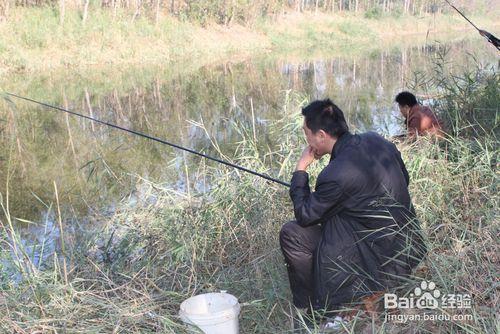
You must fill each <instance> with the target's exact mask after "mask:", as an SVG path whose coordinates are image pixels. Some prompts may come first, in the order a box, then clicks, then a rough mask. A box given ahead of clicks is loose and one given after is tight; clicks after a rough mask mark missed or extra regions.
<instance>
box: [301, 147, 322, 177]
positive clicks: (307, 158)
mask: <svg viewBox="0 0 500 334" xmlns="http://www.w3.org/2000/svg"><path fill="white" fill-rule="evenodd" d="M319 158H321V155H318V154H317V153H316V151H315V150H314V149H313V148H312V147H311V146H307V147H306V148H305V149H304V151H302V156H301V157H300V159H299V161H298V162H297V166H296V167H295V170H296V171H299V170H303V171H305V170H306V169H307V167H309V165H310V164H311V163H312V162H313V161H314V160H315V159H319Z"/></svg>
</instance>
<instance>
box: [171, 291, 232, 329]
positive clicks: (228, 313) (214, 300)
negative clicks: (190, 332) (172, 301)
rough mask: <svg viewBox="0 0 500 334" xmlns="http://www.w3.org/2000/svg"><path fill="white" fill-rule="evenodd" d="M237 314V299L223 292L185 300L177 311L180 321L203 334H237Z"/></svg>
mask: <svg viewBox="0 0 500 334" xmlns="http://www.w3.org/2000/svg"><path fill="white" fill-rule="evenodd" d="M239 314H240V304H239V303H238V299H237V298H236V297H235V296H233V295H230V294H228V293H225V292H224V291H222V292H220V293H205V294H201V295H197V296H194V297H191V298H189V299H186V300H185V301H183V302H182V304H181V309H180V311H179V315H180V317H181V319H182V321H184V322H185V323H186V324H188V325H189V326H190V327H191V328H193V327H195V328H199V329H200V330H201V331H202V332H203V333H205V334H238V333H239V324H238V315H239Z"/></svg>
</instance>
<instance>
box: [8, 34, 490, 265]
mask: <svg viewBox="0 0 500 334" xmlns="http://www.w3.org/2000/svg"><path fill="white" fill-rule="evenodd" d="M444 47H445V46H444V45H441V44H433V45H426V46H423V47H415V48H404V49H401V50H384V51H380V52H372V53H370V54H367V55H362V56H359V57H355V58H345V57H332V58H329V57H324V58H322V59H309V60H287V59H275V58H272V57H266V58H260V59H252V60H248V61H244V62H240V63H230V62H228V63H225V64H221V65H217V66H206V67H202V68H199V69H195V70H186V71H183V70H182V69H175V70H171V69H170V68H169V69H166V70H163V71H156V70H153V71H150V72H149V74H148V75H145V78H142V79H141V80H139V83H138V84H136V83H133V84H130V81H133V80H136V78H135V77H125V78H124V77H122V76H118V79H116V78H110V79H109V82H108V84H107V85H96V86H93V85H92V84H91V83H89V82H82V83H81V84H80V85H78V83H74V82H68V81H64V80H59V81H57V80H55V81H52V82H51V85H50V87H47V88H46V89H45V90H44V89H43V87H44V85H45V84H44V82H45V81H42V82H40V83H30V86H27V88H25V89H24V90H23V89H20V90H19V91H18V93H19V94H21V95H26V96H32V97H34V98H40V99H42V100H44V101H48V102H50V103H53V104H56V105H61V106H64V107H67V108H70V109H72V110H75V111H77V112H81V113H84V114H86V115H90V116H93V117H96V118H99V119H101V120H104V121H106V122H111V123H114V124H117V125H119V126H122V127H126V128H130V129H133V130H135V131H140V132H145V133H148V134H151V135H153V136H157V137H159V138H163V139H166V140H169V141H171V142H174V143H178V144H180V145H183V146H186V147H190V148H194V149H196V150H200V151H203V152H206V153H210V154H213V155H215V156H218V157H221V156H222V157H223V158H227V159H231V156H229V154H230V153H229V152H233V148H232V147H231V146H233V145H235V142H237V141H238V140H240V139H241V138H240V136H239V132H238V129H237V128H236V127H235V126H234V124H235V123H236V124H241V125H242V126H246V127H248V128H250V129H252V131H255V135H256V137H258V138H259V143H260V145H262V146H263V147H274V146H276V145H279V142H280V138H279V135H277V134H270V133H269V131H268V129H267V127H268V125H267V124H268V123H269V122H270V121H273V120H277V119H279V118H281V117H283V113H284V112H286V113H295V112H298V111H299V110H286V108H285V107H284V106H285V105H286V101H285V100H286V99H287V97H288V94H289V93H290V92H293V93H294V94H296V95H299V96H303V97H305V98H308V99H317V98H324V97H330V98H332V99H333V100H334V101H335V102H336V103H337V104H338V105H339V106H340V107H341V108H342V109H343V110H344V111H345V113H346V116H347V119H348V122H349V124H350V125H351V127H352V128H353V129H354V130H356V131H366V130H375V131H378V132H382V133H385V134H389V135H393V134H397V133H399V131H400V130H401V128H400V122H399V120H398V116H399V115H398V113H397V111H396V110H395V109H394V107H393V103H392V101H393V98H394V95H395V94H396V93H397V92H398V91H400V90H402V89H404V88H406V87H407V86H408V85H409V84H411V83H412V82H413V81H415V80H416V78H418V77H419V76H420V78H425V76H426V73H428V72H429V71H430V70H431V68H432V66H433V64H432V59H433V57H435V56H436V55H437V54H439V53H440V52H441V51H442V50H443V48H444ZM475 47H476V42H474V41H472V42H470V41H463V42H458V43H454V44H452V45H450V51H449V53H450V54H451V57H450V58H454V60H455V61H456V62H457V63H460V62H461V60H462V59H465V58H466V57H468V55H467V53H466V51H464V50H474V49H475ZM477 57H478V59H479V60H480V61H483V62H488V61H493V62H494V60H495V57H496V54H495V53H489V52H483V53H482V54H479V55H478V56H477ZM497 65H498V64H496V66H497ZM107 86H109V88H106V87H107ZM29 87H37V89H29ZM40 87H42V88H40ZM120 87H122V88H120ZM123 87H126V88H123ZM2 110H3V111H2V112H1V115H0V118H1V119H3V120H5V122H3V123H2V124H1V126H2V131H1V138H0V139H1V140H2V143H3V145H4V147H6V148H9V149H6V150H3V151H2V152H1V153H0V163H2V165H1V166H2V172H1V174H0V181H1V184H2V187H4V185H5V184H6V182H5V181H6V178H7V174H8V173H7V169H9V170H10V171H11V173H10V174H9V175H10V176H9V178H10V184H11V189H10V197H11V198H10V203H11V205H10V208H9V209H10V212H11V214H12V215H13V216H16V217H23V218H27V219H31V220H35V221H41V222H42V224H41V225H40V226H38V227H36V228H35V229H34V228H33V227H30V228H27V227H26V228H25V232H26V233H25V235H36V236H44V238H45V236H46V235H49V237H47V238H48V239H51V238H52V239H54V238H56V237H57V232H56V230H54V226H53V224H52V223H47V222H52V221H53V220H51V219H48V218H47V219H43V218H42V219H41V218H40V217H44V215H45V216H47V214H46V213H44V210H46V209H45V208H44V206H43V205H41V204H40V201H39V200H37V199H36V198H35V196H33V194H35V195H36V197H38V198H40V200H41V201H42V202H44V203H53V202H54V193H53V186H52V184H53V182H54V181H56V183H57V184H58V186H59V187H60V194H59V195H60V199H61V203H63V211H64V212H75V214H74V216H75V217H78V216H79V215H84V216H85V215H86V214H88V212H89V211H92V210H97V211H99V210H101V209H102V208H109V207H110V206H111V205H114V204H116V203H118V202H119V201H120V200H121V199H123V198H129V199H130V197H127V196H129V195H130V194H131V191H135V192H137V189H134V186H135V180H136V178H135V176H134V175H140V176H141V177H142V178H144V179H148V180H151V181H153V182H158V183H161V184H165V185H168V186H169V187H173V188H174V189H175V190H177V191H179V192H203V191H204V190H206V189H207V187H209V186H210V185H209V184H207V181H206V180H205V179H204V178H203V172H199V171H200V168H205V167H200V158H198V157H194V156H191V155H189V154H185V153H181V152H178V151H175V150H172V149H170V148H168V147H166V146H164V145H159V144H155V143H152V142H150V141H146V140H143V139H140V138H137V137H133V136H130V135H128V134H125V133H121V132H118V131H117V130H113V129H110V128H107V127H103V126H100V125H96V124H93V123H90V122H88V121H86V120H82V119H78V118H74V117H71V116H67V115H64V114H62V113H59V112H54V111H48V110H46V109H41V108H38V107H36V106H34V105H30V104H27V103H22V102H16V107H15V108H12V107H9V106H5V108H2ZM189 120H191V121H189ZM253 129H254V130H253ZM9 161H10V162H9ZM7 162H9V164H10V165H9V166H7ZM205 164H210V163H208V162H201V165H202V166H205ZM12 185H13V186H12ZM0 191H2V193H5V189H4V188H2V189H0ZM133 198H135V200H137V198H138V197H137V196H136V197H133ZM16 224H17V225H18V226H20V227H22V226H23V223H22V222H19V221H18V222H17V223H16ZM40 228H44V229H47V230H44V231H43V232H41V230H40ZM47 233H49V234H47ZM50 233H53V234H50ZM54 233H55V234H54ZM26 240H31V239H29V238H28V239H26ZM44 240H45V239H44ZM26 242H27V243H28V244H29V243H30V242H33V243H35V242H36V243H38V244H40V242H42V243H43V240H42V241H41V240H38V239H36V240H31V241H26ZM46 245H47V246H46V247H47V248H46V249H47V250H49V248H50V247H52V248H50V250H53V246H52V245H51V244H46ZM34 253H37V252H34ZM37 256H38V255H37ZM39 256H42V257H43V256H44V255H43V253H42V254H41V255H39ZM34 262H35V263H38V262H39V261H38V260H37V259H36V258H35V259H34Z"/></svg>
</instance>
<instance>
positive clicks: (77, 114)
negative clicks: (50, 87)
mask: <svg viewBox="0 0 500 334" xmlns="http://www.w3.org/2000/svg"><path fill="white" fill-rule="evenodd" d="M4 94H5V95H6V97H5V98H6V99H7V100H9V101H10V102H12V101H11V100H10V99H8V98H7V97H14V98H17V99H20V100H24V101H28V102H32V103H35V104H38V105H41V106H44V107H46V108H50V109H54V110H58V111H62V112H65V113H68V114H70V115H73V116H77V117H81V118H84V119H87V120H90V121H92V122H96V123H98V124H102V125H106V126H109V127H111V128H114V129H118V130H121V131H125V132H128V133H130V134H133V135H136V136H139V137H142V138H146V139H149V140H152V141H155V142H158V143H162V144H165V145H168V146H171V147H174V148H176V149H179V150H183V151H186V152H189V153H192V154H195V155H198V156H200V157H203V158H205V159H209V160H212V161H215V162H218V163H221V164H223V165H226V166H229V167H233V168H236V169H238V170H241V171H243V172H246V173H250V174H252V175H255V176H258V177H261V178H264V179H266V180H268V181H271V182H275V183H278V184H281V185H283V186H285V187H290V184H289V183H287V182H284V181H281V180H279V179H276V178H273V177H270V176H268V175H265V174H262V173H259V172H256V171H253V170H251V169H248V168H245V167H243V166H239V165H236V164H234V163H232V162H229V161H225V160H222V159H219V158H215V157H212V156H209V155H207V154H204V153H201V152H198V151H195V150H193V149H190V148H187V147H183V146H181V145H178V144H175V143H171V142H169V141H166V140H163V139H160V138H157V137H153V136H151V135H149V134H146V133H142V132H139V131H135V130H131V129H127V128H124V127H121V126H119V125H116V124H113V123H109V122H105V121H102V120H99V119H96V118H93V117H90V116H86V115H82V114H79V113H77V112H74V111H71V110H68V109H65V108H61V107H58V106H54V105H51V104H48V103H45V102H42V101H37V100H34V99H31V98H29V97H24V96H20V95H17V94H13V93H9V92H4Z"/></svg>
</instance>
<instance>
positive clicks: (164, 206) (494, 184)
mask: <svg viewBox="0 0 500 334" xmlns="http://www.w3.org/2000/svg"><path fill="white" fill-rule="evenodd" d="M477 74H478V75H477V76H476V78H478V79H477V81H475V82H473V83H470V82H469V83H468V81H467V80H457V81H456V82H454V81H453V80H455V79H456V78H458V77H457V75H456V73H455V74H452V73H449V72H447V71H443V72H439V73H438V75H439V77H437V78H435V79H436V80H435V81H434V89H438V91H439V92H440V94H441V95H440V100H441V101H446V104H445V103H443V104H438V105H437V106H436V108H437V109H438V111H439V112H440V113H441V114H442V116H443V117H444V116H447V117H450V119H451V117H453V115H454V111H458V110H464V109H466V107H467V108H472V110H473V109H474V108H475V107H480V108H482V110H484V109H485V108H486V109H488V108H489V110H490V111H492V112H491V113H490V116H491V117H490V123H491V122H492V119H493V118H494V117H493V115H495V111H494V110H496V109H495V108H498V96H499V94H498V90H499V85H498V75H497V74H495V73H491V72H484V71H480V72H477ZM479 74H480V75H479ZM437 79H439V80H437ZM426 83H428V82H426ZM288 96H289V95H287V97H288ZM290 96H292V97H291V98H285V97H284V99H283V103H282V105H281V106H280V107H279V108H280V111H281V113H282V116H283V117H282V119H281V120H280V121H276V122H274V123H273V125H272V126H270V128H269V131H272V132H275V133H277V134H279V135H280V136H282V138H283V139H282V140H281V141H280V145H279V146H276V147H273V148H268V149H266V150H263V149H262V148H261V149H259V147H262V146H261V145H258V140H259V138H260V136H256V137H254V135H253V133H252V129H251V127H250V128H248V127H244V126H242V125H241V124H232V125H231V126H233V127H234V128H235V129H236V130H237V131H238V132H239V133H240V137H241V138H240V142H239V144H238V145H237V146H236V147H235V149H234V152H233V153H234V154H233V155H229V154H228V156H234V157H235V158H234V161H235V162H236V163H238V164H241V165H243V166H245V167H248V168H251V169H254V170H257V171H260V172H265V173H269V174H272V175H273V176H276V177H279V178H281V179H284V180H286V179H287V178H288V177H289V176H290V174H291V172H292V170H293V166H294V163H295V159H296V157H298V155H299V153H300V151H301V147H302V145H303V143H304V142H303V135H302V133H301V130H300V126H301V122H302V119H301V117H300V116H299V114H297V113H290V110H298V107H299V106H300V105H301V104H302V103H304V102H303V98H302V97H300V96H293V94H292V95H290ZM495 96H496V99H490V98H484V97H495ZM485 101H486V102H485ZM464 103H468V104H467V105H464ZM473 103H476V105H472V104H473ZM467 124H468V119H466V118H462V119H460V120H457V122H456V124H455V125H456V126H457V128H456V129H455V130H460V129H463V128H466V126H467ZM497 126H498V124H497ZM494 129H495V127H494V128H493V129H488V130H487V131H486V132H482V133H481V135H480V136H479V135H478V133H473V134H471V133H469V132H462V131H455V132H454V133H455V134H456V136H453V137H449V138H447V140H446V141H445V142H444V143H443V144H442V145H441V146H439V145H436V144H435V143H433V142H432V141H428V140H426V139H420V140H418V141H417V142H414V143H400V144H399V148H400V150H401V151H402V154H403V158H404V160H405V162H406V165H407V168H408V170H409V173H410V176H411V185H410V191H411V194H412V197H413V201H414V203H415V206H416V209H417V214H418V216H419V218H420V220H421V222H422V226H423V229H424V232H425V235H426V238H427V240H428V243H429V256H428V258H427V259H426V261H425V263H424V264H423V265H422V266H421V267H420V269H419V271H418V272H417V274H416V276H417V277H416V279H417V280H421V279H426V280H432V281H434V282H435V283H436V284H437V286H438V288H439V290H440V291H441V293H450V294H470V295H471V296H472V308H471V309H467V310H453V309H443V310H441V309H438V310H436V312H437V313H438V314H443V313H455V312H464V313H466V314H472V315H473V320H471V321H467V322H461V321H456V322H453V321H435V322H432V321H413V322H408V323H406V324H394V323H387V322H384V314H382V315H381V316H380V318H378V319H377V320H376V321H375V322H373V323H372V322H371V320H370V319H367V318H366V317H365V316H363V315H360V316H359V317H358V318H357V319H356V320H355V321H354V322H351V323H350V324H349V326H348V328H346V329H345V331H344V332H350V333H359V332H363V331H366V332H371V330H372V329H373V330H374V331H376V332H382V333H400V332H405V331H408V332H417V333H426V332H428V333H436V332H447V333H448V332H450V333H451V332H464V333H481V332H493V331H494V330H495V326H496V324H495V317H496V312H497V311H498V310H497V302H496V301H497V300H498V291H497V289H496V288H495V284H496V280H497V277H498V261H499V260H498V251H497V248H498V247H497V241H496V237H497V235H498V221H497V212H496V208H497V207H498V204H499V203H498V201H499V197H498V175H497V167H496V164H497V161H498V147H497V140H496V137H495V131H494ZM324 160H326V159H324ZM325 163H326V161H322V162H321V163H319V164H317V165H315V166H314V168H313V170H312V171H311V174H313V175H316V174H317V172H318V171H319V170H320V169H321V167H322V166H323V165H324V164H325ZM198 175H199V178H200V182H202V181H203V180H208V181H210V184H212V185H213V186H212V188H210V189H209V190H208V191H207V192H206V193H204V194H191V195H188V194H187V193H178V192H175V191H173V190H172V189H170V188H165V187H164V186H163V185H162V184H154V183H151V182H149V181H147V180H144V179H142V178H141V177H140V176H137V189H140V191H139V192H138V196H137V198H136V199H137V201H131V200H129V199H125V200H124V201H123V202H122V203H121V204H120V205H118V207H117V208H116V211H114V212H113V213H112V214H107V215H106V214H97V215H96V216H93V217H91V219H93V220H96V221H99V222H101V227H100V228H99V230H98V231H88V233H87V234H80V235H79V237H78V238H75V237H72V234H71V227H70V226H67V225H65V223H64V222H65V217H60V218H61V222H62V223H61V225H60V228H61V230H62V231H63V233H65V234H66V236H67V237H66V238H64V239H63V240H64V241H65V245H64V247H59V248H58V249H60V251H61V252H64V255H65V258H66V259H67V263H66V266H65V265H64V261H63V257H62V256H61V255H63V254H59V255H54V256H52V257H50V258H49V259H48V260H47V261H46V262H45V263H43V264H41V265H38V264H35V263H34V261H33V254H32V249H31V248H29V249H28V248H27V247H25V246H23V245H22V244H20V243H19V241H18V239H16V236H17V233H16V232H15V231H14V230H13V229H12V226H13V225H12V224H10V223H11V220H13V219H14V218H13V217H12V218H10V217H9V215H8V214H7V215H6V216H7V218H6V219H5V220H3V221H2V226H3V228H2V235H1V239H0V240H1V242H2V244H3V245H4V246H7V247H5V248H6V249H10V250H12V251H11V252H7V251H4V252H3V253H2V255H1V258H2V261H1V262H0V263H2V264H3V265H4V266H5V268H4V270H2V271H1V272H2V275H3V276H2V277H0V305H1V309H2V310H4V311H3V312H2V313H1V315H0V320H1V321H0V330H1V331H2V332H5V333H25V332H36V331H41V332H47V333H56V332H67V333H76V332H78V333H103V332H104V333H111V332H113V333H121V332H123V333H156V332H164V333H182V332H183V331H184V329H183V327H182V325H181V323H180V322H179V320H178V318H177V311H178V307H179V304H180V302H181V301H182V300H183V299H185V298H187V297H189V296H191V295H193V294H197V293H202V292H207V291H217V290H221V289H223V290H228V291H229V292H230V293H232V294H234V295H236V296H237V297H238V298H239V300H240V302H241V303H243V308H242V314H241V316H240V320H241V328H242V332H243V333H283V332H287V331H289V330H290V324H291V321H292V318H291V314H293V310H292V306H291V305H290V300H291V296H290V292H289V288H288V281H287V277H286V269H285V267H284V265H283V260H282V256H281V254H280V250H279V247H278V240H277V236H278V231H279V229H280V226H281V225H282V224H283V222H285V221H287V220H289V219H291V218H292V215H293V213H292V208H291V205H290V201H289V199H288V194H287V189H286V188H284V187H281V186H278V185H273V184H269V183H266V182H264V181H262V180H260V179H257V178H255V177H253V176H249V175H247V174H239V173H236V172H235V171H234V170H230V169H226V168H224V167H221V166H218V165H217V166H215V165H210V164H204V163H202V164H201V165H200V168H199V171H198ZM12 186H13V187H14V186H15V185H12ZM1 202H2V206H3V209H4V210H5V211H6V212H7V213H8V201H7V197H6V194H2V201H1ZM54 211H55V212H56V214H55V219H56V221H58V214H57V212H58V210H57V209H54ZM61 246H62V245H61ZM38 247H39V248H40V247H42V245H38ZM13 271H18V272H20V273H21V276H20V277H19V276H18V280H17V282H16V281H13V280H12V277H11V276H10V274H11V272H13ZM413 288H414V286H409V287H407V289H406V291H410V290H411V289H413Z"/></svg>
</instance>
